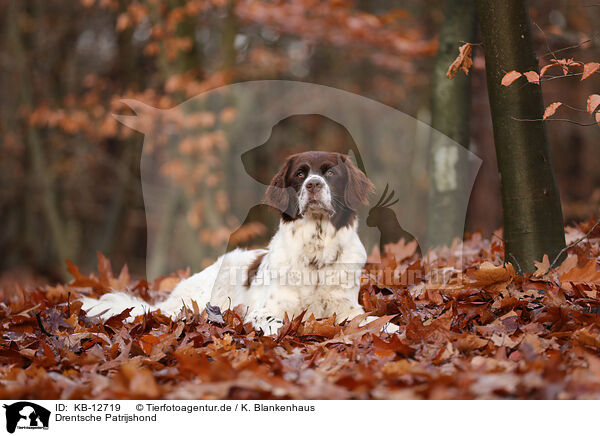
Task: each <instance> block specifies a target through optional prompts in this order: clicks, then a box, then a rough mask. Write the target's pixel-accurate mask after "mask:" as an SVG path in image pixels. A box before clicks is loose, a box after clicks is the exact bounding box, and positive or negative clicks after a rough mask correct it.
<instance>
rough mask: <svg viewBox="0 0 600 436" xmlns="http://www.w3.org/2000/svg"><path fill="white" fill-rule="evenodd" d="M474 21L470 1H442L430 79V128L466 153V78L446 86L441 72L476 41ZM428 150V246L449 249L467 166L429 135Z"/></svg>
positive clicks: (459, 77)
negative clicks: (437, 39)
mask: <svg viewBox="0 0 600 436" xmlns="http://www.w3.org/2000/svg"><path fill="white" fill-rule="evenodd" d="M476 17H477V12H476V9H475V1H474V0H447V1H446V5H445V9H444V23H443V25H442V28H441V31H440V36H439V45H438V52H437V56H436V58H435V64H434V69H433V77H432V92H431V126H432V127H433V128H434V129H436V130H438V131H439V132H441V133H443V134H444V135H446V136H448V137H450V138H452V139H453V140H454V141H456V142H458V143H459V144H461V145H463V146H464V147H466V148H468V147H469V140H470V129H469V120H470V111H471V98H472V97H471V78H470V76H468V75H466V74H462V73H459V74H458V75H457V76H456V77H454V78H453V79H452V80H450V78H449V77H446V72H447V71H448V66H449V65H450V64H451V63H452V61H453V60H454V59H455V58H456V54H457V53H458V48H459V46H461V45H463V44H464V43H465V42H473V41H474V40H475V37H476V35H477V19H476ZM461 41H462V42H461ZM469 49H470V47H469ZM430 147H431V148H430V150H431V153H430V164H429V168H430V170H429V174H430V184H429V213H428V214H427V217H428V222H427V243H428V245H434V246H435V245H448V246H449V245H450V244H451V243H452V239H453V238H454V237H456V236H460V235H454V234H453V232H454V229H456V228H457V227H461V226H463V225H464V223H462V222H460V223H457V220H464V217H461V213H462V212H464V207H465V205H463V204H461V202H462V200H461V198H462V196H461V195H460V193H463V192H465V189H466V187H465V183H466V172H467V162H463V161H462V160H461V159H459V158H458V155H457V154H456V153H455V152H456V150H455V149H454V147H449V146H448V143H447V141H445V140H444V138H441V137H439V136H436V135H434V136H433V137H432V138H431V144H430ZM457 224H458V225H457Z"/></svg>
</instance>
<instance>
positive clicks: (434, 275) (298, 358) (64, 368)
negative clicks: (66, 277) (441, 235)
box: [0, 222, 600, 399]
mask: <svg viewBox="0 0 600 436" xmlns="http://www.w3.org/2000/svg"><path fill="white" fill-rule="evenodd" d="M592 225H593V223H592V222H588V223H582V224H581V225H579V226H577V227H569V228H567V229H566V232H567V241H568V242H570V241H575V240H577V239H578V238H580V237H581V236H582V235H584V234H585V232H587V231H588V230H589V229H590V228H591V227H592ZM599 237H600V234H599V232H595V233H592V234H591V235H590V236H589V238H587V239H585V240H584V241H583V242H581V243H580V244H578V245H577V246H575V247H574V248H572V249H570V252H569V256H568V258H567V260H565V261H564V262H563V264H562V265H560V266H559V267H558V268H555V269H553V270H551V271H550V272H549V273H548V274H546V270H547V269H548V267H549V266H550V263H549V261H548V259H547V258H544V259H543V260H542V261H540V262H539V263H538V270H537V271H536V273H534V274H532V275H528V276H526V277H522V276H520V275H517V274H516V273H515V268H513V266H512V265H510V264H504V263H503V258H502V256H503V247H502V241H501V240H500V239H498V238H493V239H492V241H491V242H490V241H487V240H483V239H482V237H481V235H479V234H474V235H471V236H469V237H467V240H466V241H464V242H463V243H461V244H455V246H453V247H452V248H449V249H443V250H437V251H434V252H431V253H430V255H429V257H428V258H427V259H426V260H424V259H420V258H418V256H417V255H416V254H415V253H414V251H415V250H414V248H413V246H412V245H410V244H404V243H400V244H397V245H394V246H391V247H389V250H388V251H387V255H386V256H385V257H384V258H383V261H382V263H381V264H378V265H368V267H367V268H366V269H365V273H364V279H365V280H364V286H363V288H362V290H361V296H360V299H361V303H362V304H363V305H364V306H365V308H366V309H367V310H368V311H372V312H373V313H375V314H377V315H380V316H382V318H381V319H380V320H378V321H376V322H373V323H371V324H369V325H367V326H364V327H359V323H360V321H361V320H362V318H361V317H359V318H355V319H354V320H350V321H346V322H344V321H345V320H339V319H335V318H330V319H315V318H314V317H312V316H301V317H297V318H295V319H292V320H286V323H285V326H284V327H283V328H282V329H281V330H280V332H279V335H278V336H276V337H265V336H261V335H259V334H258V333H256V332H255V331H254V330H253V329H252V328H251V326H250V325H249V324H247V323H244V321H243V314H242V313H240V312H238V311H236V310H235V309H234V310H227V311H225V312H224V313H223V314H222V318H221V317H219V316H215V315H214V314H212V313H211V314H207V313H206V311H201V310H199V308H198V307H193V308H190V309H186V310H185V311H183V312H182V313H181V315H180V316H179V317H178V318H177V319H176V320H174V321H172V320H170V319H169V318H166V317H165V316H163V315H161V314H160V313H159V312H155V313H149V314H146V315H145V316H139V317H137V318H136V320H135V321H134V322H133V323H125V322H124V319H126V318H127V316H128V311H125V312H123V313H122V314H121V315H119V316H115V317H112V318H110V319H108V320H106V321H105V322H101V321H100V320H98V319H97V318H90V317H87V316H86V314H85V313H84V312H83V311H82V310H81V304H80V303H79V302H77V301H75V297H76V296H77V295H79V294H88V295H99V294H102V293H105V292H110V291H111V290H114V289H120V290H124V291H126V292H130V293H133V294H136V295H139V296H141V297H142V298H145V299H147V300H155V299H157V298H162V297H164V295H165V294H166V293H168V292H169V290H170V289H172V288H173V287H174V286H175V284H176V283H177V282H178V281H179V280H180V278H181V277H182V276H185V273H183V272H180V273H179V274H174V275H172V276H169V277H163V278H160V279H158V280H156V281H155V282H154V283H147V282H145V281H137V280H132V279H131V278H130V277H129V274H128V272H127V269H126V268H125V269H123V271H122V272H121V273H120V274H119V275H118V277H115V276H114V275H113V273H112V270H111V268H110V263H109V262H108V260H106V259H105V258H104V257H103V256H99V268H98V271H99V272H98V274H97V275H90V276H86V275H83V274H81V273H80V272H79V271H78V269H77V268H76V267H75V266H74V265H70V266H69V269H70V271H71V273H72V275H73V276H74V280H73V281H71V282H70V283H68V284H66V285H64V286H61V285H59V286H54V287H52V286H47V287H39V288H37V289H31V290H27V291H23V292H21V293H19V294H18V295H17V296H16V297H14V298H11V299H9V298H7V297H4V298H3V301H4V302H3V303H0V320H1V321H0V335H1V339H0V365H1V366H0V398H29V399H58V398H60V399H81V398H87V399H109V398H115V399H125V398H128V399H131V398H135V399H142V398H148V399H153V398H168V399H194V398H195V399H211V398H215V399H216V398H219V399H225V398H228V399H269V398H271V399H274V398H277V399H329V398H333V399H350V398H359V399H367V398H396V399H399V398H425V399H442V398H449V399H471V398H535V399H542V398H543V399H557V398H559V399H568V398H599V397H600V357H599V354H598V353H599V350H600V335H599V333H600V316H599V315H598V312H599V311H598V310H597V309H598V308H599V307H600V296H599V295H598V290H599V289H600V272H598V271H597V267H596V263H597V259H598V256H599V254H600V247H599ZM413 245H414V244H413ZM460 251H462V253H463V263H462V265H461V264H460V263H458V260H459V256H458V255H457V254H458V253H459V252H460ZM386 271H392V272H393V274H392V275H393V278H394V280H393V281H394V283H396V284H394V285H393V286H389V285H387V284H386V282H389V280H388V279H387V278H386V277H385V272H386ZM384 315H389V316H384ZM390 319H393V321H394V322H396V323H397V324H398V325H399V326H400V331H399V333H398V334H385V333H379V331H380V329H381V327H382V325H383V324H384V323H385V322H387V321H388V320H390Z"/></svg>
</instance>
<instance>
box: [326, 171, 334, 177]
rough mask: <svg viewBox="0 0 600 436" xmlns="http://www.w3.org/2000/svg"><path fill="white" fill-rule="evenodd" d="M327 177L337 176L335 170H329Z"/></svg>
mask: <svg viewBox="0 0 600 436" xmlns="http://www.w3.org/2000/svg"><path fill="white" fill-rule="evenodd" d="M325 175H326V176H329V177H332V176H335V172H334V171H333V170H327V172H326V173H325Z"/></svg>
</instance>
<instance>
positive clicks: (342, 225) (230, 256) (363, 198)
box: [83, 151, 395, 334]
mask: <svg viewBox="0 0 600 436" xmlns="http://www.w3.org/2000/svg"><path fill="white" fill-rule="evenodd" d="M373 190H374V189H373V184H372V183H371V181H370V180H369V179H368V178H367V176H366V175H365V174H364V173H363V172H362V171H360V170H359V169H358V168H357V167H356V166H355V165H354V164H353V163H352V161H351V160H350V159H349V158H348V156H347V155H346V154H343V153H337V152H324V151H308V152H303V153H298V154H294V155H291V156H289V157H288V158H287V160H286V161H285V163H284V165H283V167H282V168H281V169H280V170H279V172H278V173H277V174H276V175H275V176H274V177H273V179H272V180H271V183H270V185H269V187H268V188H267V190H266V193H265V203H266V204H268V205H270V206H273V207H275V208H277V209H278V210H279V211H280V212H281V220H280V223H279V228H278V230H277V232H276V233H275V235H274V236H273V238H272V239H271V241H270V242H269V244H268V246H267V248H266V249H239V248H238V249H235V250H233V251H231V252H229V253H226V254H224V255H223V256H221V257H220V258H219V259H217V261H216V262H215V263H214V264H212V265H211V266H209V267H208V268H206V269H204V270H203V271H201V272H199V273H197V274H195V275H193V276H191V277H189V278H188V279H185V280H183V281H182V282H180V283H179V284H178V285H177V286H176V287H175V289H174V290H173V291H172V293H171V294H170V296H169V297H168V298H167V299H166V300H165V301H163V302H161V303H159V304H157V305H156V306H150V305H148V304H147V303H145V302H143V301H142V300H139V299H137V298H134V297H132V296H130V295H127V294H124V293H111V294H105V295H103V296H102V297H101V298H100V299H99V300H94V299H91V298H84V299H83V309H84V310H86V312H87V314H88V315H89V316H100V317H103V318H107V317H110V316H113V315H116V314H119V313H121V312H122V311H123V310H125V309H127V308H133V309H132V311H131V313H130V315H131V317H135V316H137V315H140V314H143V313H144V311H145V310H157V309H160V311H161V312H162V313H163V314H166V315H168V316H170V317H174V316H176V315H178V314H179V312H180V311H181V309H182V307H183V306H184V305H187V306H188V307H190V306H191V304H192V301H196V303H197V304H198V306H199V307H201V308H203V307H205V305H206V304H207V303H210V304H212V305H216V306H219V307H220V308H226V307H236V306H238V305H242V306H244V307H245V310H246V311H247V312H246V319H247V320H249V321H250V322H251V323H252V325H253V326H254V328H255V329H257V330H259V329H261V330H262V331H263V333H265V334H275V333H276V332H277V330H278V329H279V327H281V326H282V325H283V319H284V316H285V315H286V314H287V315H288V316H290V317H293V316H296V315H299V314H300V313H301V312H303V311H306V312H307V314H313V315H314V316H315V317H316V318H325V317H330V316H332V315H333V314H336V316H337V319H340V320H343V319H351V318H354V317H356V316H357V315H361V314H363V313H364V310H363V308H362V307H361V306H360V304H359V303H358V294H359V290H360V277H361V271H362V268H363V266H364V265H365V262H366V259H367V253H366V250H365V247H364V246H363V244H362V242H361V240H360V238H359V236H358V233H357V227H358V216H357V212H358V209H359V207H360V206H361V205H363V204H367V203H368V196H369V194H370V193H371V192H372V191H373ZM370 318H374V317H368V318H367V320H366V322H369V321H370ZM394 327H395V326H393V325H388V326H387V328H386V331H394Z"/></svg>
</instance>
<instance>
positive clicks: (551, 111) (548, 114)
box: [543, 101, 562, 120]
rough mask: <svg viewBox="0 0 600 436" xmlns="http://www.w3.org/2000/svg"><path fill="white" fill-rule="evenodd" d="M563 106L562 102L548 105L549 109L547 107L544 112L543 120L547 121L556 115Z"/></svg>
mask: <svg viewBox="0 0 600 436" xmlns="http://www.w3.org/2000/svg"><path fill="white" fill-rule="evenodd" d="M561 105H562V103H561V102H560V101H557V102H555V103H550V104H549V105H548V107H546V110H545V111H544V117H543V119H544V120H545V119H546V118H548V117H551V116H552V115H554V113H555V112H556V109H558V108H559V107H560V106H561Z"/></svg>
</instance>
